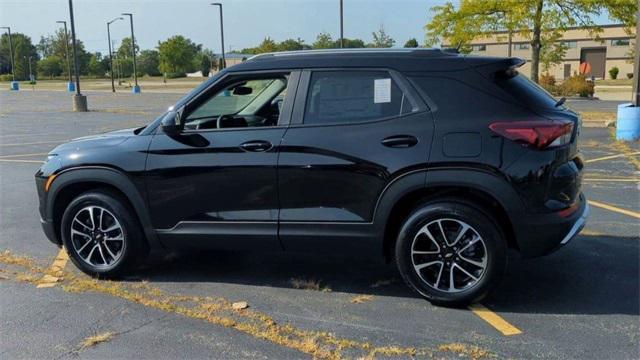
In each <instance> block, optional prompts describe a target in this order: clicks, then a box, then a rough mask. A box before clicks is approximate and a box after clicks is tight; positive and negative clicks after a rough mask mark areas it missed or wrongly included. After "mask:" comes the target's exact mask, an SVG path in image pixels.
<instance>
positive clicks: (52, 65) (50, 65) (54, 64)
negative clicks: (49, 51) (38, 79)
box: [38, 55, 65, 78]
mask: <svg viewBox="0 0 640 360" xmlns="http://www.w3.org/2000/svg"><path fill="white" fill-rule="evenodd" d="M64 67H65V60H63V59H61V58H60V57H59V56H56V55H50V56H48V57H46V58H44V59H42V60H40V61H38V74H39V75H40V76H46V77H49V78H53V77H54V76H60V75H62V71H63V69H64Z"/></svg>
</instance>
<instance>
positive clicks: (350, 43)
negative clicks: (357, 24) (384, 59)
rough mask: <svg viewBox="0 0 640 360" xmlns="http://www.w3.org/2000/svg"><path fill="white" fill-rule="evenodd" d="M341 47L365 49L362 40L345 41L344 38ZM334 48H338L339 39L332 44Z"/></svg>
mask: <svg viewBox="0 0 640 360" xmlns="http://www.w3.org/2000/svg"><path fill="white" fill-rule="evenodd" d="M343 45H344V48H345V49H359V48H365V47H367V45H366V44H365V43H364V41H363V40H362V39H347V38H344V41H343ZM333 47H334V48H339V47H340V39H338V40H336V41H335V42H334V44H333Z"/></svg>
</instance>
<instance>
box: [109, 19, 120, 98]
mask: <svg viewBox="0 0 640 360" xmlns="http://www.w3.org/2000/svg"><path fill="white" fill-rule="evenodd" d="M117 20H124V18H122V17H117V18H115V19H113V20H111V21H109V22H108V23H107V41H108V42H109V75H111V92H116V85H115V83H114V80H113V54H112V51H111V31H110V30H109V25H111V23H113V22H114V21H117Z"/></svg>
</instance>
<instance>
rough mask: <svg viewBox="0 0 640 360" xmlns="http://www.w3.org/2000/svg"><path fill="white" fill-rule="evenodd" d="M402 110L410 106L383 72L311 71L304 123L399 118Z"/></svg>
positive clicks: (400, 91)
mask: <svg viewBox="0 0 640 360" xmlns="http://www.w3.org/2000/svg"><path fill="white" fill-rule="evenodd" d="M405 103H406V104H405ZM403 111H404V112H410V111H411V106H410V104H409V102H408V99H407V98H406V96H405V94H404V93H403V92H402V90H401V89H400V88H399V87H398V85H397V84H396V82H395V81H394V79H393V78H392V77H391V74H389V73H388V72H386V71H314V72H313V73H312V74H311V78H310V81H309V91H308V96H307V100H306V105H305V114H304V123H305V124H335V123H357V122H364V121H372V120H380V119H384V118H389V117H394V116H399V115H401V114H402V113H403Z"/></svg>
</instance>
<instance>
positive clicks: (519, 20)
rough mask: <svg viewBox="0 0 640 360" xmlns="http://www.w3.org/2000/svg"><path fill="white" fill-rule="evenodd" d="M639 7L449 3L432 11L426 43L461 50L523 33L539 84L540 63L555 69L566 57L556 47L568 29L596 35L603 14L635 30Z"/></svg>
mask: <svg viewBox="0 0 640 360" xmlns="http://www.w3.org/2000/svg"><path fill="white" fill-rule="evenodd" d="M637 8H638V4H637V0H562V1H558V0H461V1H460V5H459V6H458V7H457V8H456V7H454V5H453V3H451V2H447V3H446V4H444V5H442V6H435V7H432V8H431V10H432V11H433V12H434V13H435V16H434V17H433V20H432V21H431V23H429V24H427V25H426V26H425V29H426V32H427V43H428V44H434V43H437V42H443V41H446V42H447V43H448V44H451V45H454V46H457V47H461V48H463V49H465V47H466V48H467V49H468V44H469V42H471V41H472V40H473V39H475V38H482V37H483V36H486V34H487V33H489V32H492V31H496V30H505V31H507V32H510V33H512V34H513V33H518V34H522V35H524V36H525V37H526V38H528V39H529V41H530V43H531V79H532V80H534V81H536V82H537V81H538V75H539V70H540V64H541V61H547V62H548V64H552V63H553V61H554V59H556V58H557V57H558V56H560V57H562V56H563V55H564V50H563V47H562V46H556V45H555V44H553V42H555V41H556V39H559V38H560V36H561V35H562V33H563V32H565V31H566V30H567V28H568V27H573V26H579V27H582V28H585V29H589V31H590V32H592V33H593V34H594V36H597V34H598V33H599V32H600V31H601V28H600V27H599V26H598V25H597V24H596V23H595V22H594V19H596V18H598V17H599V16H600V15H601V14H602V13H604V12H606V13H608V14H609V17H610V19H612V20H614V21H621V22H623V23H624V24H626V25H628V26H629V27H631V26H632V25H634V24H635V14H636V11H637Z"/></svg>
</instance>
